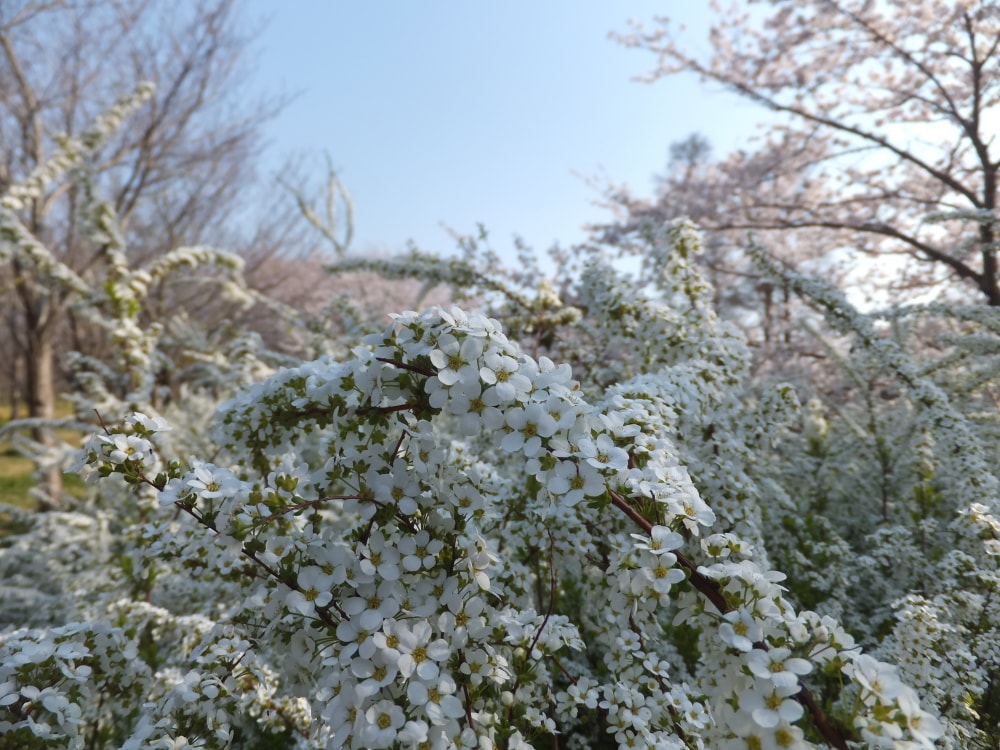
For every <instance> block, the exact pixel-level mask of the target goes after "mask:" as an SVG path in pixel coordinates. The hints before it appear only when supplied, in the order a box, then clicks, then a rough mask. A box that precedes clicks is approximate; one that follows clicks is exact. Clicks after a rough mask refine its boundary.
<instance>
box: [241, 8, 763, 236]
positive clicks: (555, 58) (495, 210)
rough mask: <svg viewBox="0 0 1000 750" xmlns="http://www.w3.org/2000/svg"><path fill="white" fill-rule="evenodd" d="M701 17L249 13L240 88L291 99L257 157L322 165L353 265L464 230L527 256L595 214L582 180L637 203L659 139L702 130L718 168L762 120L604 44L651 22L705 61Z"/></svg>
mask: <svg viewBox="0 0 1000 750" xmlns="http://www.w3.org/2000/svg"><path fill="white" fill-rule="evenodd" d="M707 5H708V3H704V2H700V1H699V2H688V1H687V0H663V1H661V2H651V1H647V0H641V1H640V0H636V1H629V2H603V1H600V2H599V1H597V0H544V1H540V0H533V1H531V2H529V1H528V0H507V2H503V3H485V2H471V1H470V0H465V2H459V1H458V0H435V2H419V3H418V2H401V1H399V2H360V1H357V0H356V1H355V2H341V1H340V0H291V1H288V2H277V0H249V1H248V10H249V12H250V15H251V17H252V18H255V19H263V20H265V21H266V24H265V26H264V30H263V33H262V34H261V35H260V37H259V39H258V56H257V70H256V73H255V76H256V81H255V83H256V84H257V85H259V86H260V87H261V88H263V89H264V90H267V91H271V92H276V91H284V92H288V93H297V94H298V96H297V98H296V99H295V100H294V101H293V102H292V104H291V105H290V106H289V107H288V108H287V110H286V111H285V112H284V113H283V114H282V115H281V116H280V117H279V119H278V120H276V121H275V122H274V123H273V124H272V125H271V126H270V128H269V130H268V137H269V139H270V140H271V144H272V154H274V155H275V158H277V157H278V156H279V155H285V154H298V155H300V156H301V157H302V158H303V159H305V160H306V161H307V162H314V161H319V162H321V161H322V159H323V155H324V154H329V155H330V156H331V158H332V160H333V163H334V165H335V167H336V168H337V170H338V172H339V174H340V176H341V179H342V181H343V182H344V184H345V185H346V187H347V188H348V190H349V191H350V192H351V194H352V196H353V198H354V203H355V210H356V217H355V218H356V220H355V241H354V244H353V249H354V250H355V251H358V252H371V251H382V252H394V251H398V250H401V249H403V248H404V247H405V245H406V243H407V241H408V240H410V239H412V240H414V241H415V242H416V243H417V245H418V246H420V247H421V248H422V249H425V250H429V251H434V252H450V251H451V250H452V249H453V248H454V242H453V241H452V239H451V237H450V236H449V235H448V233H447V231H446V229H445V228H444V227H445V226H448V227H451V228H453V229H455V230H457V231H459V232H462V233H472V232H474V231H475V229H476V225H477V223H480V222H481V223H482V224H483V225H485V227H486V228H487V230H488V231H489V232H490V238H491V244H492V245H493V247H494V249H496V250H498V251H501V252H502V251H504V250H505V249H507V248H509V247H511V238H512V236H513V235H514V234H517V235H520V236H521V237H522V238H523V239H524V240H525V241H526V242H527V243H528V244H529V245H532V246H534V247H535V248H536V249H538V250H544V249H546V248H548V247H549V246H551V245H552V244H553V243H555V242H557V241H558V242H559V243H560V244H562V245H569V244H572V243H574V242H577V241H581V240H583V239H584V238H585V237H586V233H585V231H584V230H583V228H582V226H583V225H584V224H586V223H589V222H595V221H601V220H605V219H607V218H608V217H609V214H608V212H607V211H605V210H603V209H601V208H599V207H596V206H594V205H593V203H594V201H595V200H597V199H598V198H599V197H600V191H599V189H598V188H596V187H594V186H593V185H588V184H587V179H589V178H592V179H594V180H596V181H597V184H598V185H600V184H604V183H606V182H608V181H612V182H615V183H619V184H620V183H625V184H627V185H629V186H630V187H631V188H632V189H633V191H635V192H637V193H639V194H648V193H650V192H651V190H652V176H653V175H654V174H656V173H657V172H659V171H661V170H662V169H663V167H664V165H665V163H666V160H667V153H668V148H669V144H670V143H671V142H674V141H677V140H680V139H682V138H684V137H686V136H687V135H688V134H690V133H691V132H694V131H700V132H702V133H704V134H705V135H706V136H708V138H709V139H710V140H711V141H712V143H713V145H714V147H715V153H716V155H720V156H721V155H723V154H725V153H727V152H728V151H730V150H731V149H734V148H738V147H739V146H741V145H742V144H743V143H744V142H745V141H746V139H747V138H748V137H749V136H750V135H751V134H752V132H753V130H754V127H753V126H754V124H755V123H756V122H758V121H759V120H760V119H761V118H762V117H763V113H762V112H761V111H760V110H758V109H756V108H754V107H752V106H750V105H748V104H745V103H742V102H740V101H739V100H738V99H736V98H735V97H732V96H730V95H727V94H724V93H720V92H714V93H713V92H712V90H711V88H710V87H708V86H706V85H703V84H701V83H699V82H698V81H697V79H695V78H693V77H688V76H684V77H670V78H667V79H663V80H661V81H659V82H657V83H655V84H653V85H649V84H643V83H638V82H635V81H633V80H631V79H632V77H633V76H635V75H637V74H642V73H645V72H648V71H649V70H650V69H651V68H652V67H653V66H654V65H655V62H656V61H655V58H654V57H653V55H651V54H650V53H648V52H644V51H641V50H629V49H626V48H624V47H622V46H621V45H619V44H618V43H616V42H614V41H613V40H611V39H609V38H608V32H609V31H612V30H618V31H624V30H626V29H627V22H628V19H629V18H635V19H636V20H641V21H651V19H652V18H653V17H654V16H655V15H657V14H667V15H671V16H672V17H673V18H675V19H677V20H680V21H683V22H685V23H686V24H688V26H689V31H688V35H689V37H690V43H691V45H692V46H693V47H694V48H695V49H704V48H705V47H706V41H705V37H704V32H705V28H706V15H707V10H706V9H707ZM317 172H319V170H317Z"/></svg>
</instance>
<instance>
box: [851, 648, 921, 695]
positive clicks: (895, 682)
mask: <svg viewBox="0 0 1000 750" xmlns="http://www.w3.org/2000/svg"><path fill="white" fill-rule="evenodd" d="M842 671H843V672H844V674H846V675H847V676H848V677H851V678H852V679H853V680H854V681H855V682H857V683H858V684H859V685H861V687H862V688H863V689H864V690H866V691H868V692H869V693H870V694H871V695H873V696H876V697H877V698H878V699H880V700H882V701H885V702H891V701H893V700H894V699H895V698H897V697H898V696H899V695H900V694H901V693H903V692H904V690H905V689H906V688H905V686H904V685H903V683H902V682H900V679H899V676H898V674H897V671H896V668H895V667H894V666H892V665H890V664H885V663H884V662H880V661H879V660H878V659H875V658H873V657H872V656H869V655H868V654H858V655H857V656H855V657H854V660H853V661H852V662H851V663H850V664H846V665H844V668H843V670H842Z"/></svg>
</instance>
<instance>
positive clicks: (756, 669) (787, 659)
mask: <svg viewBox="0 0 1000 750" xmlns="http://www.w3.org/2000/svg"><path fill="white" fill-rule="evenodd" d="M746 663H747V666H748V667H750V671H751V672H752V673H753V674H754V675H755V676H756V677H764V678H766V679H769V680H771V681H772V682H774V684H775V685H779V686H786V687H787V686H792V685H797V684H798V681H799V677H798V676H799V675H803V674H809V672H811V671H812V664H810V663H809V662H808V661H806V660H805V659H799V658H797V657H793V656H791V651H789V650H788V649H787V648H772V649H771V650H770V651H764V650H763V649H759V648H755V649H754V650H753V651H750V652H749V653H748V654H747V655H746Z"/></svg>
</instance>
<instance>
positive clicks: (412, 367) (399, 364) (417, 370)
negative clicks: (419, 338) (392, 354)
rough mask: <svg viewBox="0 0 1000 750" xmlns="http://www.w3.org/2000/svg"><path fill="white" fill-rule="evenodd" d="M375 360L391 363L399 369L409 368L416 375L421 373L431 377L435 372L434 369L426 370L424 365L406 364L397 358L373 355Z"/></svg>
mask: <svg viewBox="0 0 1000 750" xmlns="http://www.w3.org/2000/svg"><path fill="white" fill-rule="evenodd" d="M375 361H376V362H385V363H386V364H387V365H393V366H394V367H398V368H399V369H400V370H409V371H410V372H415V373H417V375H423V376H424V377H428V378H433V377H434V376H435V375H437V373H436V372H435V371H434V370H428V369H426V368H424V367H417V366H416V365H411V364H407V363H406V362H400V361H399V360H398V359H388V358H386V357H375Z"/></svg>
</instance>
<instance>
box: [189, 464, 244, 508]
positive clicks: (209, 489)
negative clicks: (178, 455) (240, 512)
mask: <svg viewBox="0 0 1000 750" xmlns="http://www.w3.org/2000/svg"><path fill="white" fill-rule="evenodd" d="M185 479H186V481H185V484H186V485H187V486H188V487H190V488H191V489H192V490H193V491H194V492H195V493H196V494H197V495H198V496H199V497H201V498H204V499H206V500H210V499H213V498H217V497H232V496H233V495H235V494H236V493H237V492H239V490H240V488H241V486H242V483H241V482H240V480H239V479H237V478H236V476H235V475H234V474H233V472H231V471H229V469H225V468H221V467H218V466H216V465H215V464H206V463H197V464H195V465H194V466H193V467H192V469H191V471H189V472H188V473H187V476H186V478H185Z"/></svg>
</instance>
